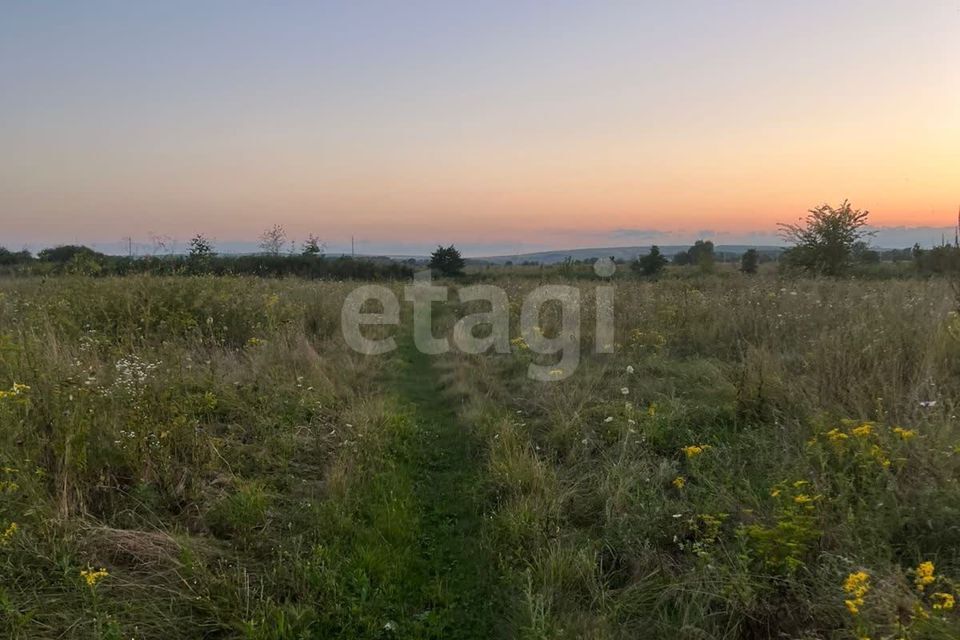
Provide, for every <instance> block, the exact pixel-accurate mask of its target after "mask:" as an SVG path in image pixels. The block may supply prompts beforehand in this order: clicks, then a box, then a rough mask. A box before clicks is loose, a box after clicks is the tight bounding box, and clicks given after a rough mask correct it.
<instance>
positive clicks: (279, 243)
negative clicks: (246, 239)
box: [260, 224, 287, 256]
mask: <svg viewBox="0 0 960 640" xmlns="http://www.w3.org/2000/svg"><path fill="white" fill-rule="evenodd" d="M286 242H287V232H286V231H284V230H283V227H281V226H280V225H278V224H275V225H273V226H272V227H270V228H269V229H267V230H266V231H264V232H263V233H261V234H260V248H261V249H263V252H264V253H266V254H267V255H270V256H278V255H280V251H281V250H283V245H284V244H286Z"/></svg>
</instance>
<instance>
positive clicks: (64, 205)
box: [0, 0, 960, 255]
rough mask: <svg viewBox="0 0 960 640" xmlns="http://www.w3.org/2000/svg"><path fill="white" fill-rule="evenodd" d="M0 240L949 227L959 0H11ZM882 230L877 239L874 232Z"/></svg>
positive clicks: (959, 68)
mask: <svg viewBox="0 0 960 640" xmlns="http://www.w3.org/2000/svg"><path fill="white" fill-rule="evenodd" d="M0 13H2V19H0V244H2V245H5V246H8V247H10V248H20V247H21V246H28V247H42V246H49V245H53V244H63V243H86V244H94V245H98V246H114V245H119V244H124V245H126V244H127V241H126V240H123V239H125V238H131V239H132V240H131V241H130V242H131V243H132V244H133V245H135V246H137V247H140V249H138V250H143V251H146V250H147V248H146V247H148V246H149V245H150V244H151V243H152V241H151V238H158V237H165V238H168V242H167V244H168V245H169V244H179V245H181V246H183V245H185V244H186V241H187V240H188V239H189V238H190V237H191V236H192V235H194V234H196V233H203V234H205V235H207V236H208V237H211V238H213V239H215V241H216V242H217V243H218V244H219V245H221V246H223V247H227V246H241V245H243V244H244V243H247V244H250V243H254V244H255V243H256V238H257V237H258V236H259V234H260V233H261V232H262V231H263V230H264V229H265V228H267V227H269V226H271V225H273V224H280V225H282V226H283V227H284V229H285V230H286V231H287V233H288V235H289V236H290V237H291V238H292V239H295V240H303V239H305V238H306V237H307V235H308V234H310V233H313V234H316V235H317V236H319V237H320V238H322V239H323V240H324V241H325V242H326V243H327V246H328V249H329V250H331V251H341V250H349V247H350V241H351V237H352V238H353V239H354V242H355V244H356V247H357V251H358V252H363V253H391V254H418V253H423V252H424V251H426V250H428V249H430V248H431V247H435V246H436V245H437V244H438V243H443V244H449V243H456V244H457V245H458V246H460V247H462V248H463V249H464V250H465V253H466V254H467V255H490V254H498V253H519V252H522V251H535V250H541V249H557V248H567V247H596V246H624V245H635V244H639V245H646V244H650V243H651V242H660V243H663V244H681V243H684V242H692V241H693V240H694V239H696V238H698V237H710V238H713V239H714V240H715V241H716V242H718V243H757V244H773V243H776V242H777V235H776V232H777V223H778V222H794V221H796V220H797V219H798V218H799V217H801V216H802V215H804V213H805V211H806V210H807V209H809V208H810V207H813V206H815V205H818V204H820V203H823V202H829V203H832V204H839V203H840V202H841V201H843V200H844V199H845V198H846V199H849V200H850V201H851V202H852V203H853V205H854V206H855V207H857V208H863V209H869V210H870V212H871V215H870V222H871V224H872V225H873V226H874V227H877V228H878V229H880V230H881V235H880V237H882V238H883V244H884V245H886V246H909V245H912V244H913V242H914V241H919V242H921V243H922V244H929V243H931V242H939V240H940V237H941V234H942V233H946V234H948V235H952V231H950V229H951V228H952V225H953V224H954V222H955V221H956V217H957V212H958V206H960V0H919V1H917V0H914V1H909V2H908V1H900V0H870V1H867V0H832V1H830V2H826V1H820V0H808V1H807V2H803V3H797V2H785V1H772V0H765V1H729V2H713V1H710V2H706V1H704V2H694V1H692V0H676V1H674V2H663V1H662V0H659V1H657V2H641V1H633V2H602V1H598V0H591V1H586V0H585V1H580V2H568V1H563V0H556V1H550V2H547V1H545V0H539V1H536V2H529V1H524V0H511V1H503V2H499V1H498V2H490V1H484V0H471V1H470V2H459V1H457V2H455V1H451V0H447V1H437V2H422V1H417V0H407V1H404V2H399V1H390V2H387V1H384V2H369V1H364V0H352V1H344V2H316V1H314V2H270V3H266V2H249V1H244V0H205V1H204V2H195V1H190V2H187V1H182V0H165V1H164V2H152V3H148V2H129V0H117V1H111V2H106V1H102V0H88V1H85V2H66V1H64V2H56V1H49V2H14V1H12V0H0ZM877 242H878V244H879V241H877Z"/></svg>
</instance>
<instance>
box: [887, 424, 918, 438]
mask: <svg viewBox="0 0 960 640" xmlns="http://www.w3.org/2000/svg"><path fill="white" fill-rule="evenodd" d="M893 432H894V433H895V434H897V437H898V438H900V439H901V440H909V439H910V438H912V437H914V436H915V435H917V432H916V431H914V430H913V429H904V428H902V427H894V428H893Z"/></svg>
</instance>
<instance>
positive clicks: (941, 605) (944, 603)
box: [930, 591, 956, 611]
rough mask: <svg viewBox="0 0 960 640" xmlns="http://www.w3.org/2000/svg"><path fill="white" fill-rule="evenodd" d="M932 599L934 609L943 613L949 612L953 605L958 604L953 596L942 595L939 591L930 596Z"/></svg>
mask: <svg viewBox="0 0 960 640" xmlns="http://www.w3.org/2000/svg"><path fill="white" fill-rule="evenodd" d="M930 599H931V600H932V601H933V608H934V609H938V610H941V611H949V610H950V609H953V605H954V604H956V600H955V599H954V597H953V594H950V593H941V592H939V591H938V592H937V593H935V594H933V595H932V596H930Z"/></svg>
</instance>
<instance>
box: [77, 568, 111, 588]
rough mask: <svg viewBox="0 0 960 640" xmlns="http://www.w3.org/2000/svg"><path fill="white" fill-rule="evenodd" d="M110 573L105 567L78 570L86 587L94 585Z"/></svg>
mask: <svg viewBox="0 0 960 640" xmlns="http://www.w3.org/2000/svg"><path fill="white" fill-rule="evenodd" d="M109 575H110V573H109V572H108V571H107V570H106V569H103V568H101V569H96V570H94V569H86V570H84V571H81V572H80V577H81V578H83V579H84V580H85V581H86V583H87V586H88V587H95V586H97V583H98V582H100V581H101V580H103V579H104V578H106V577H107V576H109Z"/></svg>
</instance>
